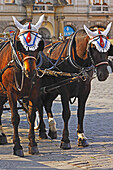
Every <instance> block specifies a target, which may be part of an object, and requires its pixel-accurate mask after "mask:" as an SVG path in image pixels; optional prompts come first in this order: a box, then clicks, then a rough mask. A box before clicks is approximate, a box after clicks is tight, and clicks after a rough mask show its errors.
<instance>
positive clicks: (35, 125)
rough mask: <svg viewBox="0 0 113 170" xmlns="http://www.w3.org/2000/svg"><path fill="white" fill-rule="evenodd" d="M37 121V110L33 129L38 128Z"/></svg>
mask: <svg viewBox="0 0 113 170" xmlns="http://www.w3.org/2000/svg"><path fill="white" fill-rule="evenodd" d="M38 123H39V116H38V111H37V112H36V118H35V123H34V129H35V130H37V128H38Z"/></svg>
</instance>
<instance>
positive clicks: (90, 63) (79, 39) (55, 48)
mask: <svg viewBox="0 0 113 170" xmlns="http://www.w3.org/2000/svg"><path fill="white" fill-rule="evenodd" d="M110 28H111V23H110V24H109V25H108V26H107V28H106V30H105V31H103V32H101V31H99V30H97V31H94V32H92V31H90V30H89V29H88V28H87V27H86V26H84V29H83V30H79V31H77V32H76V33H74V34H73V35H72V36H71V37H70V38H69V39H66V40H64V41H62V42H57V43H56V44H53V45H52V44H51V45H48V46H46V47H45V49H44V51H43V52H44V54H45V55H46V56H48V58H49V59H48V58H46V59H45V57H44V59H45V60H44V61H43V64H42V67H41V68H42V69H44V68H45V65H46V67H47V66H48V70H49V71H48V74H49V72H50V71H51V70H54V72H53V73H54V75H53V76H51V75H49V76H48V75H44V76H43V77H42V79H41V87H42V88H41V89H42V91H43V94H42V95H41V96H40V98H41V99H40V102H39V103H38V110H39V118H40V123H39V135H40V137H41V138H47V135H46V133H45V131H46V130H45V124H44V122H43V106H44V107H45V110H46V112H47V115H48V119H49V134H48V135H49V136H50V137H51V138H53V139H54V138H56V137H57V133H56V127H55V120H54V119H53V114H52V110H51V107H52V103H53V101H54V99H55V98H56V97H57V96H58V94H60V95H61V102H62V107H63V111H62V118H63V121H64V129H63V135H62V139H61V146H60V147H61V148H62V149H70V148H71V145H70V140H69V130H68V122H69V118H70V115H71V111H70V107H69V102H72V100H71V99H72V98H73V97H74V101H75V99H76V98H78V111H77V117H78V127H77V136H78V146H83V147H85V146H88V145H89V144H88V141H87V139H86V137H85V135H84V128H83V119H84V113H85V104H86V101H87V98H88V96H89V93H90V89H91V80H92V77H93V72H94V70H95V71H96V74H97V78H98V80H99V81H105V80H106V79H107V78H108V75H109V73H108V70H107V66H108V55H109V51H110V47H111V44H110V42H109V40H108V39H107V38H106V36H107V34H108V32H109V31H110ZM44 54H43V53H42V56H43V55H44ZM45 55H44V56H45ZM44 63H45V65H44ZM45 71H47V70H45ZM55 71H56V73H55ZM58 72H60V73H62V75H63V73H65V76H66V75H67V77H63V76H59V74H57V73H58ZM66 73H71V76H72V79H71V80H70V79H69V81H70V82H71V83H68V84H65V83H64V82H66V78H69V77H68V74H66ZM55 75H57V77H55ZM74 77H76V81H72V80H73V78H74ZM59 82H62V83H61V84H63V83H64V84H65V85H64V86H60V83H59ZM74 101H73V102H74ZM73 102H72V103H73Z"/></svg>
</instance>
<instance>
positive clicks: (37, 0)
mask: <svg viewBox="0 0 113 170" xmlns="http://www.w3.org/2000/svg"><path fill="white" fill-rule="evenodd" d="M40 2H42V3H43V0H35V3H36V4H37V3H40Z"/></svg>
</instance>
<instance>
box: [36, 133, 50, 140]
mask: <svg viewBox="0 0 113 170" xmlns="http://www.w3.org/2000/svg"><path fill="white" fill-rule="evenodd" d="M38 139H39V140H41V139H48V137H47V135H46V133H43V134H39V137H38Z"/></svg>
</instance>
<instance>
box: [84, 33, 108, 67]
mask: <svg viewBox="0 0 113 170" xmlns="http://www.w3.org/2000/svg"><path fill="white" fill-rule="evenodd" d="M100 36H103V37H104V38H105V39H106V40H107V38H106V36H104V35H102V34H98V35H96V36H95V37H93V38H92V39H90V40H89V42H88V45H87V50H88V54H89V58H90V60H91V62H92V64H93V65H94V67H95V68H97V67H98V66H100V65H108V61H102V62H99V63H97V64H95V62H94V60H93V58H92V55H91V43H92V42H94V41H96V40H97V39H99V37H100Z"/></svg>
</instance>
